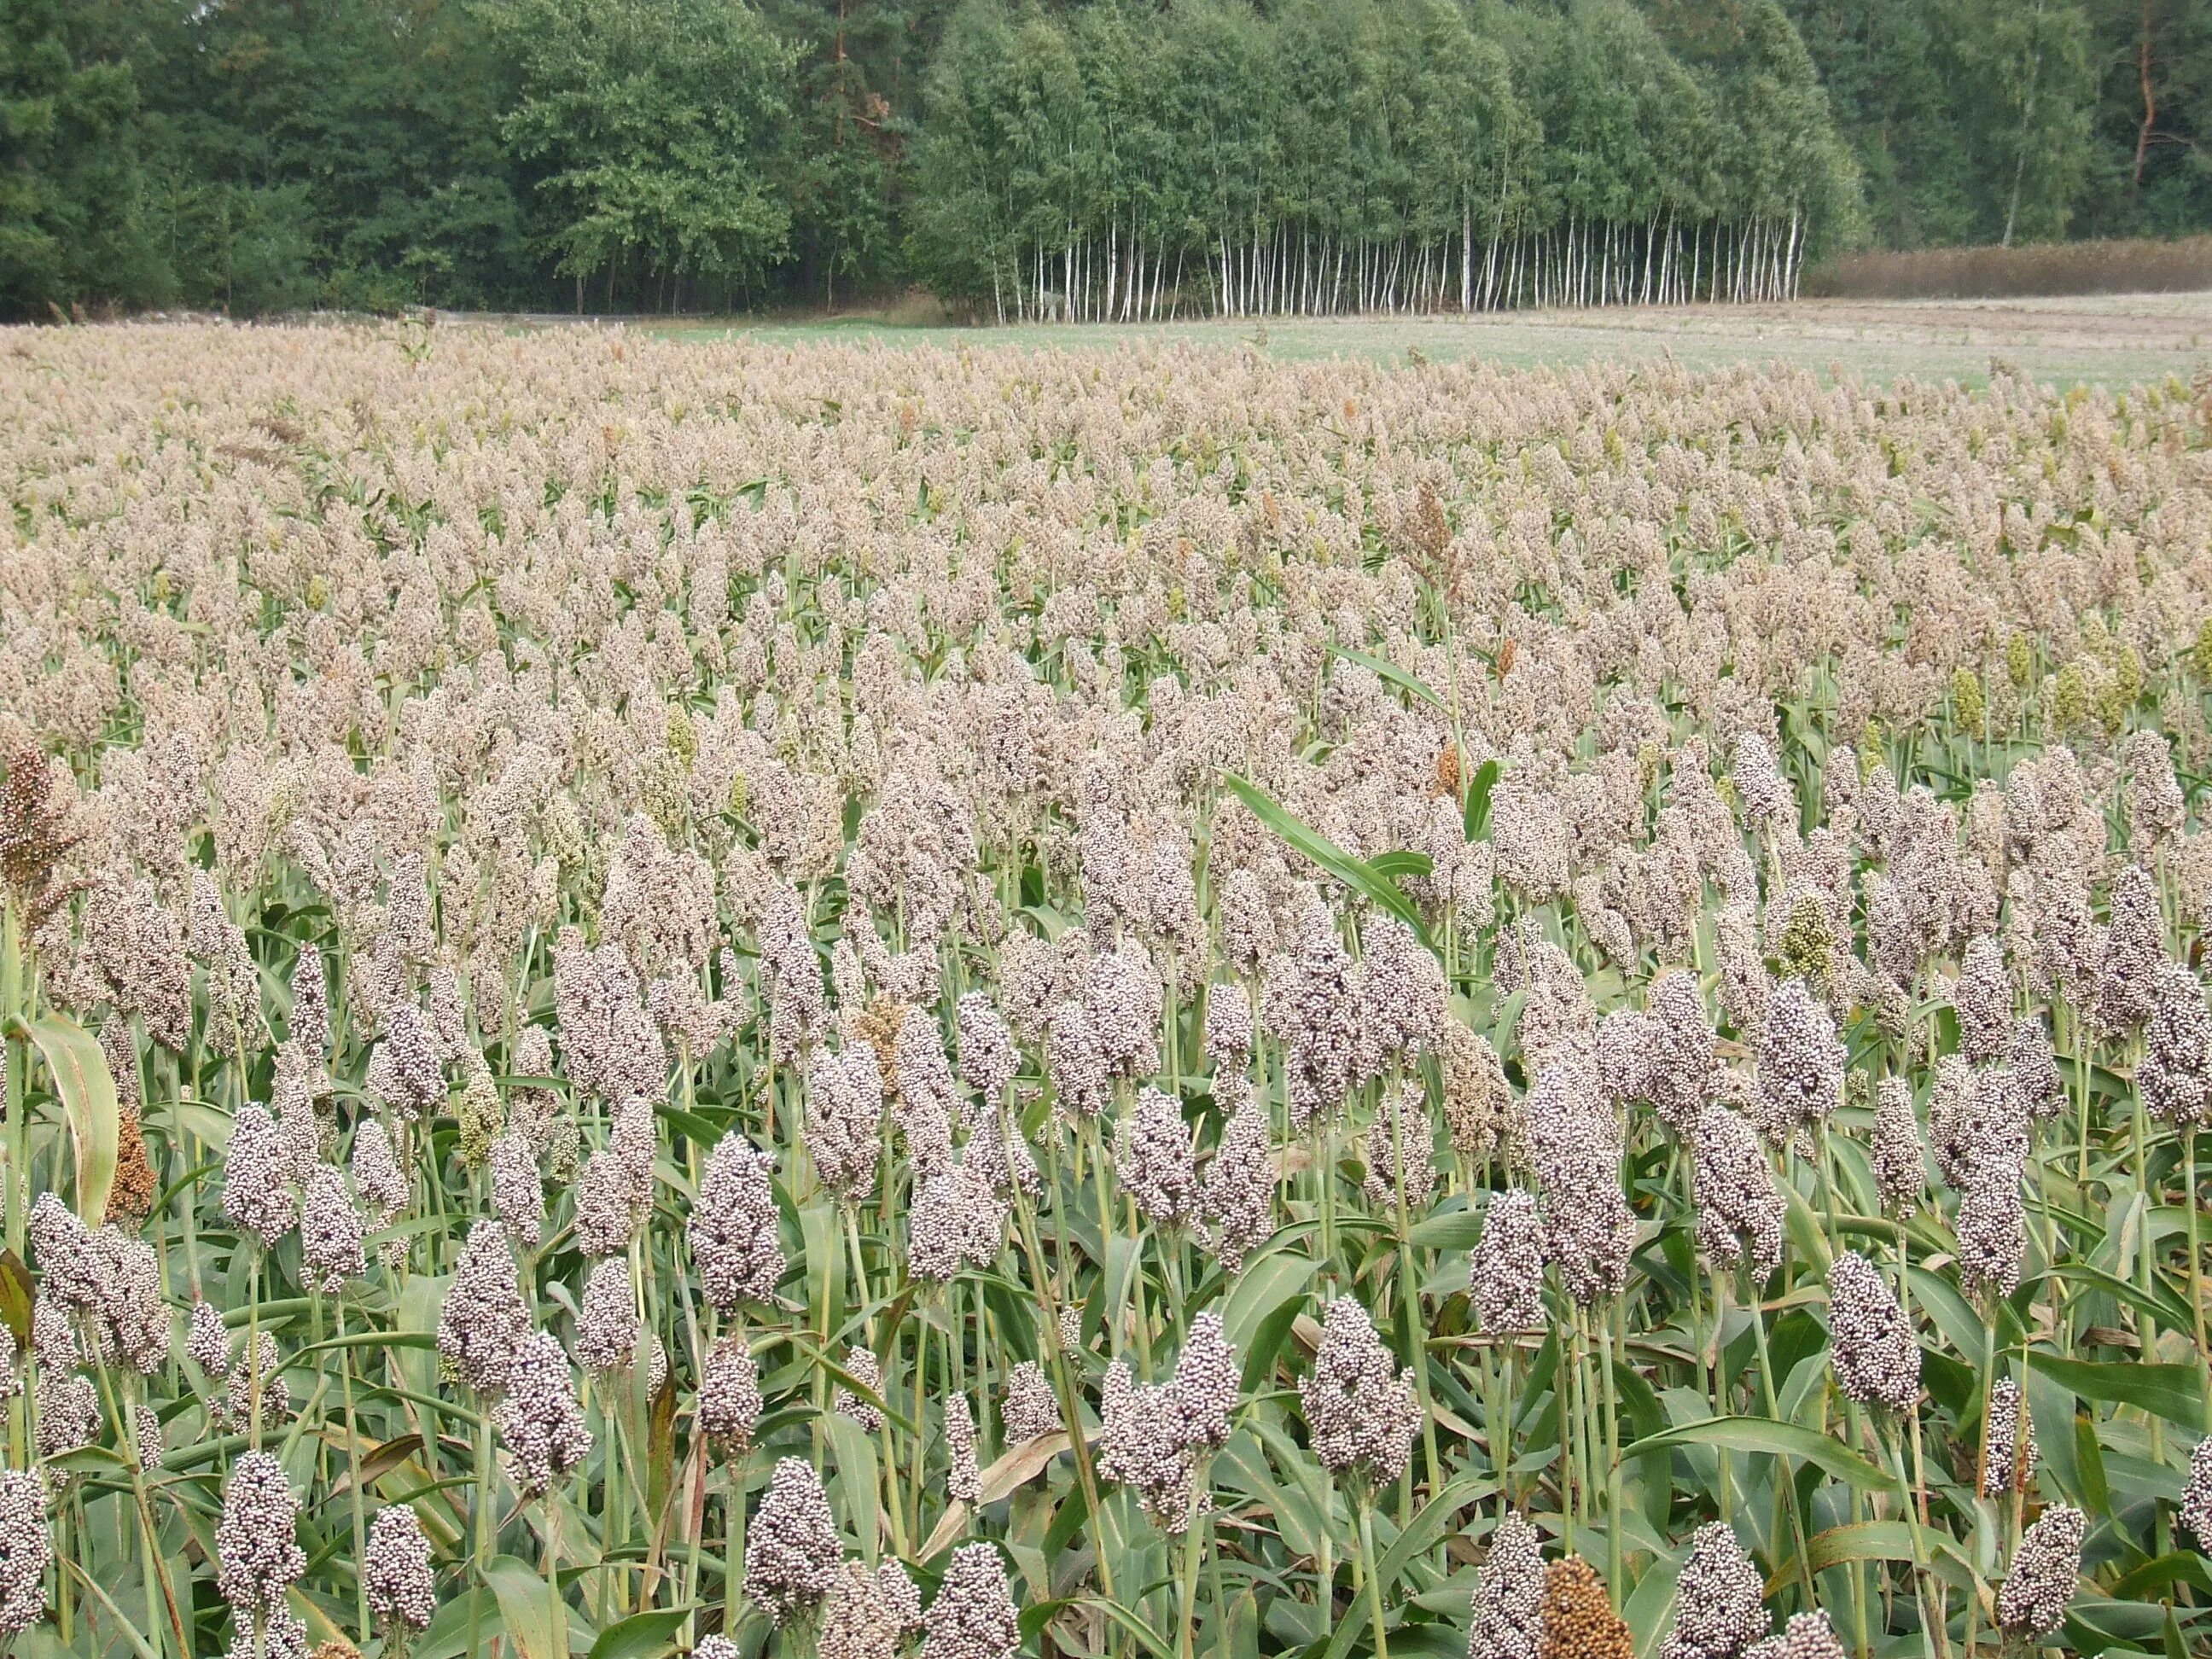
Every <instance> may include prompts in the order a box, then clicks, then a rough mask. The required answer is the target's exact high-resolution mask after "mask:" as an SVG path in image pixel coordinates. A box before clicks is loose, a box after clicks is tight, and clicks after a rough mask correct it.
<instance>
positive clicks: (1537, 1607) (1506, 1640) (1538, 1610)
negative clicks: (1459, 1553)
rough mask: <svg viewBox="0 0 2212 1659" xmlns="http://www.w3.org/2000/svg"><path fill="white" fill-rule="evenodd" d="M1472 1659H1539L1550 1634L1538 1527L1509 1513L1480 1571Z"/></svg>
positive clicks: (1471, 1636)
mask: <svg viewBox="0 0 2212 1659" xmlns="http://www.w3.org/2000/svg"><path fill="white" fill-rule="evenodd" d="M1543 1632H1544V1557H1543V1553H1542V1550H1541V1547H1540V1545H1539V1541H1538V1540H1537V1537H1536V1529H1535V1528H1534V1527H1532V1526H1530V1525H1529V1524H1528V1522H1526V1521H1524V1520H1523V1519H1522V1517H1521V1516H1518V1515H1516V1514H1511V1513H1508V1514H1507V1515H1505V1516H1503V1517H1501V1518H1500V1519H1499V1521H1498V1527H1497V1530H1495V1531H1494V1532H1492V1534H1490V1553H1489V1554H1488V1555H1487V1556H1486V1557H1485V1558H1484V1559H1483V1563H1482V1565H1481V1567H1480V1569H1479V1570H1478V1571H1476V1573H1475V1575H1474V1626H1473V1627H1472V1628H1471V1629H1470V1630H1469V1631H1468V1638H1467V1659H1538V1653H1539V1650H1540V1644H1541V1641H1542V1639H1543Z"/></svg>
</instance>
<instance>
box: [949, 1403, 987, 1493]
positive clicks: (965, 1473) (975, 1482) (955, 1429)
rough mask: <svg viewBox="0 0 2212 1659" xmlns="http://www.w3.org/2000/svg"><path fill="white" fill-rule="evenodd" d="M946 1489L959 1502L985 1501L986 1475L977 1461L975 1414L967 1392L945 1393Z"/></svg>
mask: <svg viewBox="0 0 2212 1659" xmlns="http://www.w3.org/2000/svg"><path fill="white" fill-rule="evenodd" d="M945 1465H946V1467H945V1495H946V1496H947V1497H949V1498H951V1499H952V1501H953V1502H954V1503H956V1504H980V1503H981V1502H982V1501H983V1476H982V1471H981V1468H980V1467H979V1466H978V1464H977V1463H976V1462H975V1410H974V1408H973V1407H970V1406H969V1403H968V1396H967V1395H964V1394H948V1395H945Z"/></svg>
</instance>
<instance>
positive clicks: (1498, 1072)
mask: <svg viewBox="0 0 2212 1659" xmlns="http://www.w3.org/2000/svg"><path fill="white" fill-rule="evenodd" d="M1437 1059H1438V1061H1439V1063H1440V1066H1441V1069H1442V1071H1443V1085H1444V1099H1443V1112H1444V1132H1445V1133H1447V1134H1449V1136H1450V1137H1451V1144H1452V1151H1453V1152H1456V1153H1457V1154H1458V1155H1459V1157H1460V1158H1461V1160H1462V1162H1464V1163H1468V1164H1474V1163H1479V1162H1482V1161H1484V1160H1486V1159H1489V1158H1493V1157H1501V1161H1502V1162H1504V1164H1506V1166H1507V1167H1509V1168H1512V1167H1515V1166H1516V1165H1518V1164H1520V1163H1521V1162H1522V1160H1523V1158H1524V1157H1525V1153H1526V1150H1527V1148H1526V1146H1525V1144H1524V1143H1525V1141H1526V1139H1527V1137H1526V1136H1525V1135H1524V1134H1522V1132H1521V1125H1520V1122H1519V1121H1518V1117H1517V1115H1516V1110H1515V1102H1514V1098H1513V1087H1512V1085H1510V1083H1508V1082H1507V1081H1506V1080H1505V1067H1504V1065H1503V1064H1502V1063H1501V1062H1500V1061H1499V1060H1498V1050H1497V1049H1495V1048H1492V1047H1491V1044H1490V1039H1489V1038H1488V1037H1486V1036H1479V1035H1477V1034H1476V1033H1475V1032H1474V1031H1472V1030H1468V1027H1467V1026H1465V1025H1463V1024H1461V1023H1460V1022H1459V1021H1458V1020H1456V1019H1454V1020H1451V1021H1449V1022H1447V1023H1446V1024H1445V1026H1444V1030H1443V1039H1442V1042H1441V1043H1440V1045H1439V1051H1438V1054H1437Z"/></svg>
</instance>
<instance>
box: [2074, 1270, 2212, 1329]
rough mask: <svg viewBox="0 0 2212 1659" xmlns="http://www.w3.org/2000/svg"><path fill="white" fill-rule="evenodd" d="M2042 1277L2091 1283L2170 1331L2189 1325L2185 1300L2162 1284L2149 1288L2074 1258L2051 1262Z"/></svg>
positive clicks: (2185, 1327)
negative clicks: (2075, 1260)
mask: <svg viewBox="0 0 2212 1659" xmlns="http://www.w3.org/2000/svg"><path fill="white" fill-rule="evenodd" d="M2043 1277H2045V1278H2046V1279H2075V1280H2078V1281H2079V1282H2080V1283H2081V1284H2084V1285H2094V1286H2096V1288H2097V1289H2099V1290H2100V1291H2104V1292H2105V1293H2106V1295H2107V1296H2110V1297H2113V1298H2115V1299H2116V1300H2118V1301H2119V1302H2122V1303H2124V1304H2126V1305H2127V1306H2129V1307H2131V1308H2134V1309H2136V1310H2137V1311H2139V1312H2142V1313H2147V1314H2148V1315H2150V1316H2151V1317H2153V1318H2154V1319H2155V1320H2157V1321H2158V1322H2159V1323H2160V1324H2161V1325H2163V1326H2164V1327H2165V1328H2166V1329H2168V1330H2170V1331H2185V1330H2187V1329H2188V1328H2189V1326H2190V1318H2189V1307H2188V1304H2186V1303H2185V1302H2183V1301H2181V1300H2180V1298H2179V1297H2176V1296H2174V1295H2173V1294H2172V1291H2167V1290H2166V1288H2165V1287H2164V1286H2163V1285H2156V1284H2154V1285H2152V1287H2151V1288H2150V1289H2148V1290H2146V1289H2144V1288H2143V1287H2142V1285H2132V1284H2130V1283H2129V1282H2128V1281H2127V1280H2126V1279H2121V1278H2118V1277H2117V1276H2116V1275H2114V1274H2112V1273H2106V1272H2105V1271H2104V1270H2103V1269H2102V1268H2100V1267H2089V1266H2087V1264H2084V1263H2075V1262H2066V1263H2062V1264H2059V1265H2057V1266H2054V1267H2051V1268H2049V1269H2048V1270H2047V1271H2046V1272H2045V1273H2044V1274H2043Z"/></svg>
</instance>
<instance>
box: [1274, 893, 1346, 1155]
mask: <svg viewBox="0 0 2212 1659" xmlns="http://www.w3.org/2000/svg"><path fill="white" fill-rule="evenodd" d="M1351 969H1352V957H1351V955H1350V953H1349V952H1347V951H1346V950H1345V948H1344V941H1343V940H1342V939H1340V938H1339V937H1338V935H1337V931H1336V924H1335V921H1334V917H1332V916H1331V915H1330V914H1329V912H1328V906H1327V905H1325V904H1324V903H1323V902H1322V900H1321V897H1320V896H1319V895H1318V894H1316V893H1313V892H1310V891H1309V892H1308V893H1307V894H1306V895H1305V896H1304V900H1303V902H1302V903H1301V906H1300V909H1299V914H1298V922H1297V930H1296V933H1295V934H1294V936H1293V938H1292V939H1291V945H1290V948H1289V949H1288V950H1287V951H1283V952H1280V953H1279V954H1278V955H1276V956H1275V957H1273V958H1272V959H1271V960H1270V961H1269V962H1268V964H1267V981H1266V985H1265V988H1264V991H1263V993H1262V994H1261V1004H1260V1012H1261V1019H1262V1021H1263V1022H1264V1024H1266V1026H1267V1032H1268V1035H1270V1036H1273V1038H1274V1039H1275V1040H1276V1041H1277V1042H1279V1043H1280V1044H1281V1045H1282V1049H1283V1068H1284V1073H1285V1079H1286V1086H1287V1088H1288V1089H1289V1091H1290V1103H1291V1127H1294V1128H1304V1127H1305V1126H1306V1125H1307V1124H1308V1123H1309V1122H1310V1121H1312V1120H1313V1118H1314V1117H1315V1115H1316V1114H1333V1113H1334V1112H1335V1111H1336V1109H1338V1108H1339V1107H1340V1106H1341V1105H1342V1104H1343V1102H1344V1093H1345V1090H1346V1087H1347V1086H1348V1085H1349V1084H1350V1082H1351V1077H1352V1055H1353V1053H1354V1050H1355V1048H1356V1047H1357V1034H1356V1032H1355V1031H1354V1030H1353V1024H1354V1020H1355V1018H1356V1010H1355V1007H1354V1005H1353V1002H1352V992H1351V987H1350V986H1349V984H1348V982H1347V979H1348V975H1350V972H1351Z"/></svg>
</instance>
